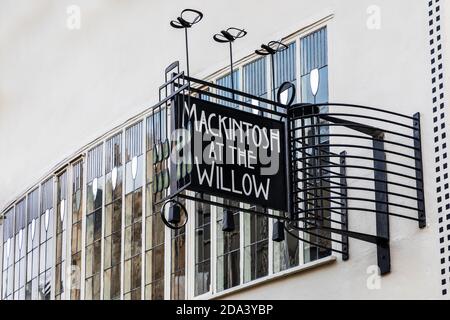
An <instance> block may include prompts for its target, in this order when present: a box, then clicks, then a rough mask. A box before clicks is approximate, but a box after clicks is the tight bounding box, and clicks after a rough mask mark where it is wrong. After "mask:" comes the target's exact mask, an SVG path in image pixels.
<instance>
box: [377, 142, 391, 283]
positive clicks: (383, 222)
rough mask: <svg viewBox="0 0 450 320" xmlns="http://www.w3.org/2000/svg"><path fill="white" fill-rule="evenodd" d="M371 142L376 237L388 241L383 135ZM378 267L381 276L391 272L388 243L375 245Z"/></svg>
mask: <svg viewBox="0 0 450 320" xmlns="http://www.w3.org/2000/svg"><path fill="white" fill-rule="evenodd" d="M374 138H377V140H373V148H374V151H373V158H374V168H375V172H374V174H375V201H376V203H375V208H376V226H377V236H378V237H382V238H385V239H389V208H388V193H387V191H388V190H387V174H386V162H385V161H386V154H385V152H384V141H383V138H384V134H380V135H378V136H375V137H374ZM377 256H378V266H379V268H380V273H381V275H385V274H387V273H389V272H390V271H391V256H390V248H389V241H386V242H382V243H378V244H377Z"/></svg>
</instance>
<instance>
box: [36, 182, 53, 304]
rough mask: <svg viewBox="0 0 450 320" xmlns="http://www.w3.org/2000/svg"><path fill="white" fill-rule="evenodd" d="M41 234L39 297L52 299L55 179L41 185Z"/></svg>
mask: <svg viewBox="0 0 450 320" xmlns="http://www.w3.org/2000/svg"><path fill="white" fill-rule="evenodd" d="M40 220H41V236H40V249H39V253H40V257H39V290H38V291H39V299H40V300H50V297H51V292H52V264H53V250H54V249H53V221H54V213H53V179H52V178H50V179H48V180H47V181H45V182H44V183H43V184H42V185H41V218H40Z"/></svg>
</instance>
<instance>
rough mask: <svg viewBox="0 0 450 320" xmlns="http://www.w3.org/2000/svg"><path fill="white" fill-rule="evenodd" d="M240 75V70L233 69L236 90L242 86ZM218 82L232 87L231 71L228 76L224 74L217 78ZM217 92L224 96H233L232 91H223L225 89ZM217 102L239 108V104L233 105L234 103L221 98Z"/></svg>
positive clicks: (223, 85) (220, 84)
mask: <svg viewBox="0 0 450 320" xmlns="http://www.w3.org/2000/svg"><path fill="white" fill-rule="evenodd" d="M239 75H240V72H239V70H235V71H233V82H234V90H239V88H240V82H239V78H240V77H239ZM217 84H218V85H219V86H222V87H226V88H230V89H231V76H230V73H229V74H227V75H226V76H223V77H222V78H219V79H217ZM217 94H218V95H219V96H223V97H227V98H231V97H232V96H233V94H232V93H231V92H228V91H223V90H217ZM237 98H239V97H235V99H237ZM217 103H220V104H222V105H224V106H228V107H233V108H238V106H236V105H233V103H231V102H228V101H225V100H219V101H218V102H217Z"/></svg>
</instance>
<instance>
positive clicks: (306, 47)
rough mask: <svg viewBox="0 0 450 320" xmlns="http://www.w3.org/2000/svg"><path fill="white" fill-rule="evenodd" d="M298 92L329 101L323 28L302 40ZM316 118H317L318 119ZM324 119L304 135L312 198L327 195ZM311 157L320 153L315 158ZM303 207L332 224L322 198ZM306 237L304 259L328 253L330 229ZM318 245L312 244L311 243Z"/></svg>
mask: <svg viewBox="0 0 450 320" xmlns="http://www.w3.org/2000/svg"><path fill="white" fill-rule="evenodd" d="M300 58H301V63H300V65H301V92H302V95H301V96H302V102H306V103H326V102H328V57H327V29H326V28H322V29H320V30H318V31H315V32H314V33H312V34H310V35H308V36H306V37H303V38H302V39H301V56H300ZM313 69H318V70H319V79H320V81H319V89H318V91H317V95H316V96H313V94H312V92H311V89H310V74H311V71H312V70H313ZM320 111H321V112H327V111H328V110H327V107H321V110H320ZM317 121H318V120H317ZM322 123H324V122H320V123H319V122H317V124H318V126H314V127H312V128H311V129H310V130H309V131H308V132H307V135H308V136H310V138H308V139H307V140H306V141H307V144H308V145H313V146H315V147H314V148H308V149H306V152H307V153H308V154H307V155H308V156H311V158H309V159H308V161H307V163H306V165H307V166H308V167H311V169H309V170H308V177H317V178H315V179H310V180H308V181H307V182H306V186H305V187H306V189H312V190H311V191H308V192H306V193H307V197H309V198H311V199H313V198H327V197H329V193H330V189H329V186H330V182H329V181H330V180H331V179H332V177H331V176H330V174H331V173H330V172H329V171H328V170H325V169H322V168H320V167H321V166H325V165H326V163H327V162H328V161H330V158H329V157H327V155H329V154H330V149H329V145H328V140H329V138H328V132H329V127H328V126H326V125H325V126H321V125H320V124H322ZM308 124H309V125H314V123H311V122H308V123H307V125H308ZM299 133H300V132H299ZM314 156H319V157H318V158H316V159H315V158H314ZM324 156H325V157H324ZM308 203H309V205H307V206H306V209H307V210H311V209H312V205H313V204H314V207H315V208H322V209H320V215H321V217H323V225H324V226H325V227H330V226H331V222H330V219H331V212H330V210H327V209H323V208H327V207H330V205H329V203H328V202H327V201H325V200H314V202H313V201H310V202H308ZM303 237H304V238H305V240H307V241H310V242H311V243H305V244H304V261H305V262H309V261H314V260H316V259H319V258H323V257H325V256H328V255H330V254H331V249H330V248H331V241H330V240H327V239H326V238H328V239H329V238H331V234H330V232H326V231H322V230H321V231H317V232H309V233H306V232H305V233H304V235H303ZM313 243H314V244H318V245H314V244H313Z"/></svg>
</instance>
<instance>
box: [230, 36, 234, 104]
mask: <svg viewBox="0 0 450 320" xmlns="http://www.w3.org/2000/svg"><path fill="white" fill-rule="evenodd" d="M232 43H233V42H232V41H230V69H231V70H230V77H231V89H232V90H234V77H233V44H232ZM231 97H232V99H233V100H234V91H233V92H232V93H231Z"/></svg>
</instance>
